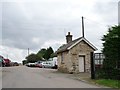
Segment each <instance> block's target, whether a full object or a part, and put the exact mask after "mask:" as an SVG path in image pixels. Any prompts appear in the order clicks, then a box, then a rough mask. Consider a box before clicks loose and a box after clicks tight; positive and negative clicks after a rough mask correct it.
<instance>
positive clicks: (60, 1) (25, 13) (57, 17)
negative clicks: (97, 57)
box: [0, 0, 119, 62]
mask: <svg viewBox="0 0 120 90" xmlns="http://www.w3.org/2000/svg"><path fill="white" fill-rule="evenodd" d="M118 1H119V0H3V1H2V2H1V3H0V11H1V13H2V14H0V21H1V22H0V23H1V24H0V28H1V29H0V30H1V31H0V32H1V38H0V42H1V43H0V55H3V56H4V57H5V58H6V57H7V55H8V57H9V58H10V59H11V60H12V61H18V62H21V61H22V60H24V59H25V57H26V56H27V48H30V53H33V52H34V53H37V52H38V51H39V50H40V49H41V48H47V47H49V46H51V47H53V49H54V50H57V49H58V47H59V46H60V45H62V44H65V43H66V38H65V35H66V34H67V32H71V34H72V35H73V39H76V38H78V37H81V36H82V35H81V33H82V32H81V31H82V30H81V29H82V28H81V17H82V16H84V22H85V37H86V38H87V39H88V40H89V41H90V42H91V43H92V44H93V45H95V46H96V47H97V48H98V51H97V52H100V51H101V48H102V42H101V40H100V39H101V38H102V36H103V35H104V34H105V33H106V32H107V30H108V27H110V26H114V25H117V24H118Z"/></svg>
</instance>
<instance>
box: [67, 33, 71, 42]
mask: <svg viewBox="0 0 120 90" xmlns="http://www.w3.org/2000/svg"><path fill="white" fill-rule="evenodd" d="M71 41H72V35H70V32H68V35H66V42H67V43H69V42H71Z"/></svg>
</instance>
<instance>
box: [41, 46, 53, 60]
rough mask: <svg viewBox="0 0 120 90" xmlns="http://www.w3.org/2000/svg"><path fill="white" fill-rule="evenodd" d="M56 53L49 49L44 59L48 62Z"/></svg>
mask: <svg viewBox="0 0 120 90" xmlns="http://www.w3.org/2000/svg"><path fill="white" fill-rule="evenodd" d="M53 53H54V51H53V49H52V48H51V47H49V48H47V50H46V52H45V54H44V56H43V57H44V59H46V60H48V59H49V58H50V57H51V55H52V54H53Z"/></svg>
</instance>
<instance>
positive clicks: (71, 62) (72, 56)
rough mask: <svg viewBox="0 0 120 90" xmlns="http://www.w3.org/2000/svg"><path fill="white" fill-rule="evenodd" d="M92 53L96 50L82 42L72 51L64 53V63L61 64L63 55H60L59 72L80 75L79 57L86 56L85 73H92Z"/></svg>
mask: <svg viewBox="0 0 120 90" xmlns="http://www.w3.org/2000/svg"><path fill="white" fill-rule="evenodd" d="M90 52H94V50H93V49H92V48H91V47H90V46H89V45H88V44H87V43H85V42H84V41H81V42H80V43H78V44H77V45H76V46H74V47H73V48H72V49H70V50H69V51H67V52H63V62H62V63H61V59H62V58H61V53H59V54H58V70H59V71H61V72H68V73H79V56H80V55H84V56H85V71H86V72H90Z"/></svg>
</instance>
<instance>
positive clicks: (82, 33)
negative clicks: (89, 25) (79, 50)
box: [82, 16, 84, 37]
mask: <svg viewBox="0 0 120 90" xmlns="http://www.w3.org/2000/svg"><path fill="white" fill-rule="evenodd" d="M82 37H84V17H83V16H82Z"/></svg>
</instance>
